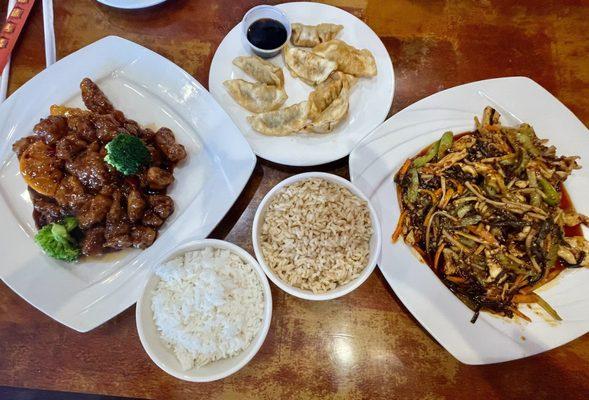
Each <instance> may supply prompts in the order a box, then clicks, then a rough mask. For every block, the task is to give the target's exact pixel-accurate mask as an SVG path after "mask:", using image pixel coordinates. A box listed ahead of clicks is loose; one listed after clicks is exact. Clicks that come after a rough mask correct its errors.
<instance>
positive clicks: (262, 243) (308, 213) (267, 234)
mask: <svg viewBox="0 0 589 400" xmlns="http://www.w3.org/2000/svg"><path fill="white" fill-rule="evenodd" d="M252 241H253V245H254V251H255V253H256V258H257V259H258V262H259V263H260V265H261V267H262V269H263V270H264V272H265V273H266V275H267V276H268V278H269V279H270V280H271V281H272V282H274V283H275V284H276V285H277V286H278V287H280V288H281V289H282V290H284V291H286V292H287V293H289V294H291V295H293V296H296V297H300V298H302V299H306V300H330V299H334V298H337V297H340V296H343V295H345V294H347V293H350V292H351V291H353V290H354V289H356V288H357V287H358V286H360V285H361V284H362V283H363V282H364V281H365V280H366V279H368V277H369V276H370V274H371V273H372V271H373V270H374V268H375V266H376V263H377V261H378V257H379V255H380V248H381V231H380V225H379V221H378V216H377V214H376V211H375V210H374V208H373V207H372V205H371V204H370V201H369V200H368V198H367V197H366V196H365V195H364V194H363V193H362V192H361V191H360V190H359V189H358V188H357V187H356V186H354V185H353V184H352V183H351V182H350V181H348V180H346V179H344V178H342V177H339V176H337V175H332V174H327V173H323V172H308V173H303V174H299V175H295V176H292V177H290V178H287V179H285V180H283V181H282V182H280V183H279V184H278V185H276V186H275V187H274V188H272V189H271V190H270V191H269V192H268V193H267V194H266V196H265V197H264V198H263V199H262V201H261V203H260V205H259V206H258V209H257V211H256V214H255V216H254V222H253V228H252Z"/></svg>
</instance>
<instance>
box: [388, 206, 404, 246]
mask: <svg viewBox="0 0 589 400" xmlns="http://www.w3.org/2000/svg"><path fill="white" fill-rule="evenodd" d="M406 216H407V211H406V210H404V211H403V212H402V213H401V215H400V216H399V221H398V222H397V227H396V228H395V232H393V236H391V242H393V243H395V242H396V241H397V240H399V236H400V235H401V232H403V226H404V225H403V222H404V221H405V217H406Z"/></svg>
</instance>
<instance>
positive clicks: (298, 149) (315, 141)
mask: <svg viewBox="0 0 589 400" xmlns="http://www.w3.org/2000/svg"><path fill="white" fill-rule="evenodd" d="M277 7H279V8H280V9H281V10H283V11H284V12H285V13H286V14H287V15H288V17H289V19H290V22H291V23H295V22H300V23H303V24H307V25H317V24H319V23H322V22H331V23H335V24H341V25H343V26H344V29H343V31H342V32H341V33H340V34H339V35H338V37H337V38H338V39H341V40H343V41H345V42H346V43H349V44H350V45H352V46H354V47H357V48H360V49H368V50H370V51H371V52H372V54H373V55H374V58H375V59H376V66H377V69H378V74H377V76H375V77H373V78H362V79H359V80H358V82H357V83H356V85H355V86H354V88H353V89H352V94H351V96H350V111H349V113H348V116H347V117H346V119H345V120H344V121H342V122H341V123H340V124H339V125H338V126H337V128H336V129H335V130H334V131H333V132H331V133H328V134H316V133H301V134H296V135H291V136H284V137H272V136H265V135H262V134H261V133H258V132H256V131H254V130H253V129H252V128H251V127H250V125H249V124H248V122H247V120H246V117H247V116H248V115H250V112H249V111H247V110H245V109H244V108H242V107H241V106H240V105H239V104H237V103H236V102H235V101H234V100H233V99H232V98H231V96H229V94H228V93H227V91H226V90H225V87H224V86H223V81H226V80H228V79H238V78H243V79H245V80H249V81H252V78H249V77H247V75H245V73H243V71H241V70H240V69H239V68H237V67H236V66H234V65H233V64H232V61H233V59H234V58H235V57H238V56H242V55H250V54H252V53H251V50H250V49H249V48H248V47H247V46H246V44H245V43H243V41H242V37H241V23H239V24H237V26H235V27H234V28H233V29H232V30H231V32H229V33H228V34H227V36H226V37H225V39H223V41H222V42H221V44H220V45H219V47H218V48H217V51H216V53H215V56H214V57H213V61H212V63H211V70H210V72H209V90H210V92H211V94H212V95H213V97H214V98H215V99H216V100H217V101H218V102H219V104H220V105H221V107H223V108H224V109H225V111H226V112H227V114H229V116H230V117H231V118H232V119H233V122H235V124H236V125H237V126H238V127H239V129H240V130H241V132H242V133H243V135H244V136H245V138H246V140H247V141H248V142H249V144H250V146H251V147H252V149H253V150H254V152H255V153H256V154H257V155H258V156H260V157H262V158H265V159H266V160H269V161H273V162H276V163H279V164H284V165H292V166H311V165H319V164H324V163H327V162H330V161H334V160H338V159H340V158H342V157H345V156H347V155H348V154H350V152H351V151H352V149H353V148H354V147H355V146H356V145H357V144H358V143H359V142H360V140H362V138H364V137H365V136H366V135H368V134H369V133H370V132H371V131H372V130H373V129H374V128H376V127H377V126H378V125H380V124H381V123H382V122H383V121H384V119H385V118H386V116H387V114H388V112H389V109H390V107H391V103H392V101H393V93H394V88H395V77H394V72H393V64H392V62H391V58H390V57H389V53H388V52H387V50H386V48H385V47H384V45H383V43H382V41H381V40H380V39H379V38H378V36H377V35H376V33H374V31H373V30H372V29H370V28H369V27H368V25H366V24H365V23H364V22H362V21H361V20H359V19H358V18H356V17H355V16H354V15H352V14H350V13H348V12H346V11H344V10H340V9H339V8H337V7H333V6H329V5H325V4H319V3H305V2H302V3H287V4H281V5H278V6H277ZM270 61H272V62H273V63H275V64H276V65H279V66H281V67H283V68H284V79H285V88H286V93H287V94H288V100H287V101H286V103H285V106H289V105H292V104H296V103H298V102H301V101H304V100H306V99H307V97H308V96H309V93H310V92H311V91H312V90H313V88H312V87H311V86H309V85H307V84H305V83H303V82H302V81H301V80H299V79H296V78H293V77H292V76H291V75H290V72H289V71H288V70H287V69H286V68H285V67H284V62H283V59H282V55H278V56H276V57H274V58H271V59H270Z"/></svg>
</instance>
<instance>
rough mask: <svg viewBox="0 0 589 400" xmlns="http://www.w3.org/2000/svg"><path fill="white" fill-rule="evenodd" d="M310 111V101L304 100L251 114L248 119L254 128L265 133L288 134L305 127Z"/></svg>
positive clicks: (274, 134) (273, 134) (269, 134)
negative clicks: (273, 109)
mask: <svg viewBox="0 0 589 400" xmlns="http://www.w3.org/2000/svg"><path fill="white" fill-rule="evenodd" d="M308 113H309V111H308V103H307V102H306V101H303V102H301V103H298V104H293V105H292V106H289V107H285V108H281V109H280V110H276V111H269V112H266V113H262V114H256V115H250V116H249V117H247V121H248V122H249V123H250V125H251V126H252V128H254V129H255V130H256V131H258V132H260V133H263V134H264V135H268V136H286V135H290V134H292V133H296V132H299V131H301V130H303V129H304V128H305V126H306V125H307V122H308Z"/></svg>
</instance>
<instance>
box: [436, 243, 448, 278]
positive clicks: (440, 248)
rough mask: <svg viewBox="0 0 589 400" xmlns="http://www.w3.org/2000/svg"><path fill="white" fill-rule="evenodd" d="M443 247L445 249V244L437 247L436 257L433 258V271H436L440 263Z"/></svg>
mask: <svg viewBox="0 0 589 400" xmlns="http://www.w3.org/2000/svg"><path fill="white" fill-rule="evenodd" d="M444 247H446V243H444V242H442V244H441V245H440V246H439V247H438V250H437V251H436V256H435V257H434V269H435V270H436V271H437V270H438V262H439V261H440V256H441V255H442V251H443V250H444Z"/></svg>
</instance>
